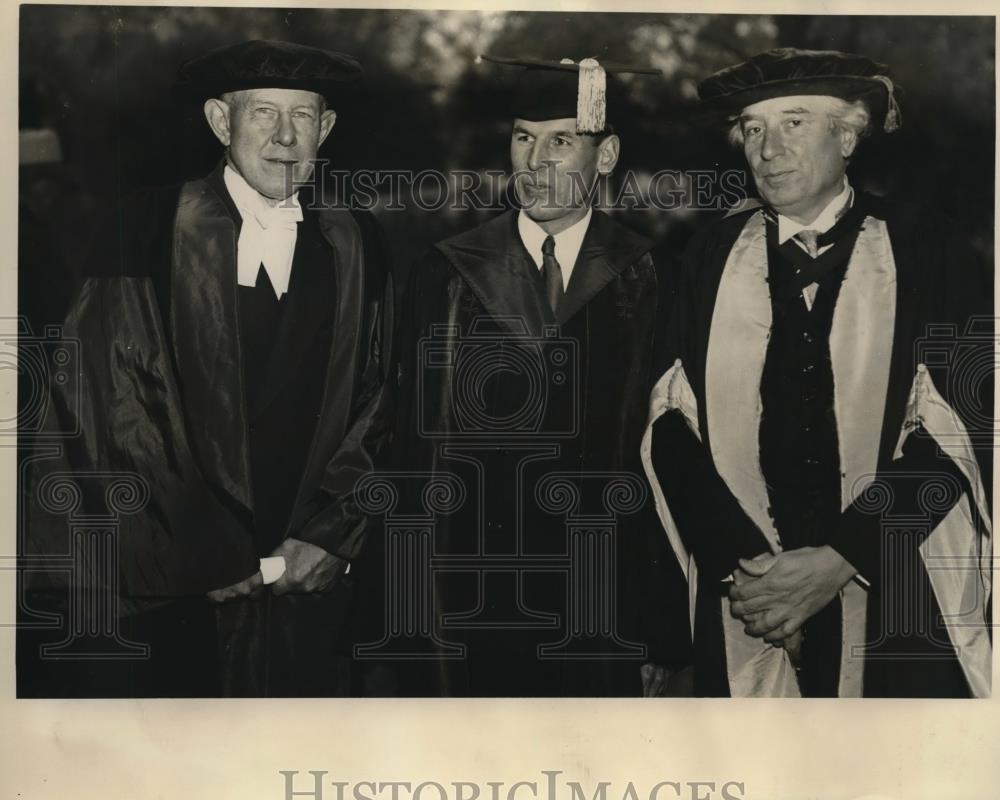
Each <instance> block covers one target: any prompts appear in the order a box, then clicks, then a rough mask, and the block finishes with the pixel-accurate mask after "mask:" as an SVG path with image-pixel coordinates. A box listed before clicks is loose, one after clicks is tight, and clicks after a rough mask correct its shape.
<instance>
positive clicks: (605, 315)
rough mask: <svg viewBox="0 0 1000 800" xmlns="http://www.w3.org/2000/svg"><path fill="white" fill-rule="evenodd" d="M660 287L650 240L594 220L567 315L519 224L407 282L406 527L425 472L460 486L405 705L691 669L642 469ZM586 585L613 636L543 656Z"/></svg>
mask: <svg viewBox="0 0 1000 800" xmlns="http://www.w3.org/2000/svg"><path fill="white" fill-rule="evenodd" d="M667 283H669V281H666V280H664V276H662V275H658V271H657V268H656V267H654V264H653V261H652V258H651V257H650V254H649V244H648V243H647V242H646V240H644V239H643V238H642V237H640V236H638V235H636V234H635V233H633V232H631V231H630V230H628V229H627V228H625V227H624V226H622V225H621V224H619V223H617V222H615V221H614V220H612V219H611V218H610V217H609V216H607V215H606V214H604V213H603V212H600V211H595V212H594V213H593V217H592V219H591V222H590V224H589V227H588V230H587V232H586V235H585V237H584V239H583V243H582V246H581V249H580V252H579V256H578V258H577V260H576V263H575V265H574V268H573V271H572V274H571V278H570V281H569V285H568V287H567V290H566V293H565V296H564V298H563V300H562V302H561V305H560V306H559V309H558V316H556V315H554V314H553V312H552V310H551V309H550V307H549V305H548V303H547V301H546V296H545V287H544V284H543V281H542V278H541V274H540V271H539V270H538V269H537V267H536V265H535V263H534V262H533V261H532V259H531V256H530V255H529V254H528V252H527V250H526V249H525V247H524V245H523V243H522V241H521V238H520V236H519V234H518V231H517V212H516V211H511V212H507V213H504V214H502V215H500V216H498V217H495V218H494V219H492V220H490V221H489V222H487V223H485V224H483V225H481V226H479V227H477V228H474V229H472V230H470V231H467V232H465V233H462V234H459V235H457V236H455V237H453V238H451V239H447V240H445V241H443V242H441V243H439V244H438V245H436V246H435V247H434V248H433V249H432V250H431V252H430V253H429V255H428V256H426V257H425V258H424V259H423V261H422V262H421V263H420V264H418V266H417V267H416V268H415V269H414V272H413V274H412V277H411V283H410V285H409V287H408V292H407V301H406V306H405V307H406V312H405V314H406V317H405V319H404V320H403V321H402V322H401V329H402V330H403V331H404V334H403V336H402V337H401V343H402V344H401V348H400V352H401V358H400V361H401V388H400V402H399V411H400V414H399V423H398V427H399V431H400V433H399V435H398V436H397V437H396V445H397V447H396V453H397V459H396V464H397V466H398V467H399V469H400V471H401V472H404V471H405V472H408V474H409V476H410V477H409V478H407V480H411V481H413V482H414V484H413V487H412V491H410V492H409V494H407V492H405V491H404V492H403V499H401V500H400V504H399V506H398V507H397V513H399V514H406V513H420V514H424V515H426V514H427V513H428V511H429V510H430V509H428V508H427V507H426V502H427V496H426V495H422V494H421V487H422V486H424V485H425V484H426V481H427V478H428V476H433V475H438V476H442V475H443V476H454V478H455V479H456V480H457V481H458V483H459V484H460V485H461V486H462V487H464V489H463V490H462V491H461V495H462V498H461V502H460V503H457V504H456V505H457V506H460V507H450V508H447V509H439V512H438V513H437V514H436V516H435V518H434V539H433V545H432V552H433V554H434V558H435V564H434V568H433V569H432V570H431V573H432V577H431V580H432V588H433V598H432V600H431V601H430V602H431V605H432V608H433V615H434V635H435V636H436V637H437V644H438V646H439V650H438V651H437V658H431V659H430V660H429V661H428V660H411V661H406V660H404V661H402V662H397V663H396V672H397V673H398V674H399V676H400V691H402V692H403V693H406V694H424V693H430V694H445V695H474V696H484V695H485V696H545V695H584V696H586V695H590V696H593V695H634V694H641V682H640V670H639V667H640V664H642V663H644V662H646V661H654V662H659V663H664V664H669V665H670V666H676V665H677V664H681V663H684V661H685V659H686V658H687V656H688V651H689V643H688V641H687V629H686V628H687V626H686V606H685V601H686V590H685V589H684V585H683V578H682V576H681V574H680V572H679V571H678V570H677V568H676V565H674V564H673V563H672V561H673V559H672V558H671V556H670V554H669V550H668V549H667V548H666V547H665V546H664V544H665V543H664V542H663V541H662V537H660V536H658V535H650V533H651V532H652V533H655V519H654V518H653V517H652V514H651V506H649V505H648V503H646V502H644V501H645V499H646V498H645V495H646V493H645V490H644V488H643V485H642V473H641V466H640V463H639V459H638V446H639V440H640V437H641V435H642V429H643V425H644V423H645V416H646V398H647V396H648V391H649V388H650V386H651V378H652V377H653V375H655V370H654V366H653V353H654V350H655V349H656V340H657V337H658V336H659V335H660V334H661V332H662V326H663V323H664V317H663V314H664V300H663V295H665V294H666V293H667V292H666V289H665V286H666V285H667ZM414 476H418V477H414ZM419 476H422V477H419ZM616 481H617V483H616ZM616 487H617V488H616ZM616 492H619V493H620V495H621V497H619V500H624V499H625V497H629V498H630V499H629V500H628V502H618V500H616V499H615V497H614V495H615V493H616ZM407 498H408V499H409V501H410V505H409V506H406V503H407ZM561 498H567V503H568V504H567V505H560V502H559V501H560V499H561ZM616 509H617V510H616ZM586 519H590V520H592V521H593V524H594V525H596V526H600V525H607V524H608V520H609V519H610V520H613V523H614V525H615V526H616V530H617V533H616V539H615V540H614V544H610V543H609V542H608V540H603V541H604V544H603V545H582V544H579V543H580V542H581V541H583V540H582V539H574V538H573V535H572V534H571V533H570V530H571V528H572V527H573V525H578V524H580V522H581V520H586ZM573 542H577V544H576V545H574V544H573ZM574 546H578V547H589V546H595V547H604V548H605V552H604V554H603V556H604V557H606V560H605V561H604V562H603V563H605V564H612V566H611V568H610V570H609V571H608V572H606V573H602V574H603V575H604V577H599V578H594V579H592V580H591V578H590V577H588V576H584V575H581V574H580V572H579V571H578V572H576V573H575V577H569V576H568V573H567V572H566V565H567V564H568V557H569V551H570V550H571V549H572V548H573V547H574ZM546 559H547V560H548V566H547V567H546V564H545V563H544V562H545V561H546ZM612 562H613V563H612ZM591 563H592V565H594V566H593V568H594V569H595V571H600V569H601V568H600V567H599V566H596V564H597V562H596V561H594V562H591ZM574 581H575V582H577V583H574ZM587 581H590V583H587ZM584 583H586V584H587V586H588V587H589V588H588V589H587V590H586V591H587V592H588V593H587V594H586V595H585V597H586V602H589V603H594V604H598V603H601V604H605V606H606V608H607V609H608V614H607V616H606V617H605V619H606V620H607V619H609V618H610V617H613V618H614V620H613V622H608V623H607V624H606V625H605V627H606V629H607V631H606V633H607V635H606V636H604V637H603V639H601V640H600V641H598V642H596V643H594V641H592V642H591V644H590V645H588V646H587V647H581V648H579V649H578V650H577V651H575V652H576V653H577V654H578V655H580V658H577V659H574V658H567V657H566V656H567V655H572V653H571V652H570V651H569V650H568V649H564V650H561V651H559V652H558V653H556V654H554V655H551V656H546V655H545V654H544V653H542V654H541V655H540V650H539V648H543V647H545V646H547V645H548V646H551V645H558V644H559V643H560V641H561V640H563V639H565V638H566V637H568V636H569V635H570V632H571V629H572V628H573V626H574V625H578V624H583V623H580V622H579V619H580V617H573V615H572V614H571V612H570V610H569V608H568V606H569V605H571V604H572V603H573V602H574V601H573V599H572V596H571V592H572V591H574V586H579V585H580V584H584ZM595 587H596V588H595ZM591 590H592V591H591ZM671 593H674V594H676V595H677V596H676V597H675V596H672V594H671ZM672 613H674V614H675V619H674V620H672V619H671V616H670V615H671V614H672ZM573 620H577V621H576V622H574V621H573ZM672 621H673V622H675V624H671V623H672ZM584 627H585V624H584ZM577 632H578V631H577ZM597 638H600V637H595V640H596V639H597ZM577 644H579V643H577ZM456 648H457V649H456ZM461 648H465V649H464V651H462V650H461ZM556 650H559V648H558V647H557V648H556Z"/></svg>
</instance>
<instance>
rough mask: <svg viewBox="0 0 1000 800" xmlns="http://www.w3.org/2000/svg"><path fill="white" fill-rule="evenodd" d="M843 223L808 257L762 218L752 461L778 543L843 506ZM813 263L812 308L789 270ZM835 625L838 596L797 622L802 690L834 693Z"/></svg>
mask: <svg viewBox="0 0 1000 800" xmlns="http://www.w3.org/2000/svg"><path fill="white" fill-rule="evenodd" d="M844 222H845V225H838V226H836V227H835V229H833V230H831V234H832V236H831V237H830V238H832V239H834V245H833V247H832V248H831V250H830V251H828V252H827V253H824V254H823V255H821V256H820V257H819V259H816V261H813V260H812V259H809V257H808V255H806V254H805V253H804V252H802V251H801V249H792V248H798V245H797V244H795V243H794V242H792V241H791V240H789V241H788V242H786V243H785V244H784V245H782V246H780V247H779V246H778V244H777V230H776V229H777V223H776V222H773V221H768V223H767V225H768V230H767V241H768V248H767V263H768V283H769V288H770V295H771V315H772V323H771V338H770V340H769V341H768V347H767V355H766V357H765V360H764V369H763V372H762V374H761V386H760V394H761V404H762V412H761V424H760V434H759V436H760V438H759V442H760V465H761V471H762V472H763V475H764V479H765V481H766V482H767V489H768V499H769V501H770V513H771V517H772V518H773V520H774V524H775V528H776V529H777V531H778V536H779V537H780V539H781V543H782V546H783V547H784V548H785V549H786V550H787V549H795V548H799V547H818V546H820V545H822V544H825V543H826V542H827V541H828V540H829V536H830V533H831V527H832V525H834V524H835V523H836V522H837V520H838V519H839V518H840V513H841V497H840V492H841V487H840V451H839V443H838V437H837V417H836V413H835V410H834V391H833V365H832V362H831V358H830V331H831V329H832V326H833V312H834V309H835V307H836V304H837V297H838V295H839V293H840V286H841V283H842V282H843V279H844V275H845V274H846V272H847V265H848V262H849V260H850V256H851V251H852V250H853V248H854V242H855V241H856V240H857V236H858V232H859V231H860V222H861V220H860V218H859V217H858V216H857V215H855V214H852V215H850V216H849V217H845V218H844ZM803 256H805V259H803ZM815 266H822V267H823V270H822V273H821V274H819V275H817V276H816V277H817V278H818V283H819V288H818V290H817V292H816V295H815V299H814V302H813V305H812V308H811V309H810V308H808V307H807V306H806V304H805V302H804V300H803V297H802V288H801V283H802V281H801V280H798V278H797V275H796V272H797V268H798V267H805V268H806V269H810V268H812V267H815ZM840 628H841V610H840V602H839V600H834V601H833V602H831V603H830V604H829V605H828V606H827V607H826V608H824V609H823V610H822V611H820V612H819V613H818V614H816V615H815V616H814V617H813V618H811V619H810V620H809V621H808V623H806V625H805V626H804V628H803V631H804V635H805V641H804V644H803V650H802V672H801V674H800V684H801V686H802V690H803V693H804V694H805V695H806V696H830V697H834V696H836V694H837V684H838V679H839V669H838V665H839V662H840Z"/></svg>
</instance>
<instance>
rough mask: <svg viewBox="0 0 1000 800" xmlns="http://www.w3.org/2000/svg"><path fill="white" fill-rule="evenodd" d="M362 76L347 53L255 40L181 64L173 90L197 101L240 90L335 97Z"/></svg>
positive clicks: (357, 65) (329, 99)
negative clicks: (304, 91) (343, 87)
mask: <svg viewBox="0 0 1000 800" xmlns="http://www.w3.org/2000/svg"><path fill="white" fill-rule="evenodd" d="M360 75H361V65H360V64H359V63H358V61H357V59H355V58H354V57H353V56H350V55H348V54H346V53H337V52H334V51H332V50H321V49H319V48H317V47H307V46H306V45H301V44H295V43H294V42H280V41H265V40H254V41H249V42H241V43H240V44H234V45H230V46H228V47H222V48H219V49H218V50H213V51H212V52H210V53H207V54H205V55H203V56H200V57H198V58H194V59H192V60H190V61H187V62H185V63H184V64H183V65H182V66H181V68H180V72H179V75H178V85H177V88H178V90H179V91H180V92H181V93H182V94H183V95H187V96H189V97H196V98H197V99H199V100H206V99H208V98H209V97H218V96H219V95H222V94H224V93H225V92H236V91H240V90H243V89H304V90H307V91H310V92H316V94H319V95H322V96H323V97H325V98H326V99H327V100H328V101H333V100H335V98H336V94H337V90H338V89H339V88H340V87H342V86H343V84H344V83H345V82H348V81H352V80H354V79H356V78H358V77H360Z"/></svg>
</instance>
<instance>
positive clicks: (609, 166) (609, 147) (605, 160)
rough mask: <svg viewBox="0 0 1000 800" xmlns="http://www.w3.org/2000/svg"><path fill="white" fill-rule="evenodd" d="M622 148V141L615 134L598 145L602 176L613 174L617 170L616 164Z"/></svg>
mask: <svg viewBox="0 0 1000 800" xmlns="http://www.w3.org/2000/svg"><path fill="white" fill-rule="evenodd" d="M620 148H621V140H620V139H619V138H618V137H617V136H616V135H615V134H611V135H610V136H608V137H605V139H604V141H602V142H601V143H600V144H599V145H597V171H598V173H600V174H601V175H610V174H611V171H612V170H613V169H614V168H615V164H617V163H618V154H619V152H620Z"/></svg>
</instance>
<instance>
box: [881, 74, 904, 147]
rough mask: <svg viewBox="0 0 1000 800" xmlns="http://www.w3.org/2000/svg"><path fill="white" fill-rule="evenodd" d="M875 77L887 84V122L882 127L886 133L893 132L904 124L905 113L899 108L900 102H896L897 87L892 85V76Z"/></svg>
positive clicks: (884, 84)
mask: <svg viewBox="0 0 1000 800" xmlns="http://www.w3.org/2000/svg"><path fill="white" fill-rule="evenodd" d="M874 77H875V80H877V81H878V82H879V83H881V84H882V85H883V86H885V91H886V94H887V97H886V111H885V124H884V125H883V126H882V129H883V130H884V131H885V132H886V133H892V132H893V131H896V130H899V128H900V127H901V126H902V124H903V115H902V113H901V112H900V110H899V103H897V102H896V87H894V86H893V85H892V78H890V77H888V76H887V75H875V76H874Z"/></svg>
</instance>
